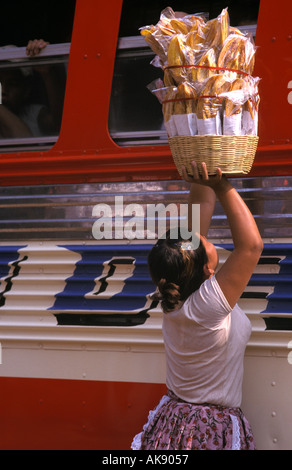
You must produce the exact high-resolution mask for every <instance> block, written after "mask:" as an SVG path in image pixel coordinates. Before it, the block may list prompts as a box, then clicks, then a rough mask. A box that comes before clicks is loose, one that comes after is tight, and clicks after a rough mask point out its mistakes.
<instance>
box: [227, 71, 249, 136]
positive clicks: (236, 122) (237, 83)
mask: <svg viewBox="0 0 292 470" xmlns="http://www.w3.org/2000/svg"><path fill="white" fill-rule="evenodd" d="M244 88H245V82H244V80H243V79H242V78H237V79H235V80H234V81H233V82H232V83H231V86H230V89H229V97H228V98H226V100H225V106H224V111H223V134H224V135H241V120H242V105H243V100H244V98H243V96H244V94H243V90H244ZM236 90H239V91H240V92H241V93H238V94H237V97H236V93H231V92H235V91H236Z"/></svg>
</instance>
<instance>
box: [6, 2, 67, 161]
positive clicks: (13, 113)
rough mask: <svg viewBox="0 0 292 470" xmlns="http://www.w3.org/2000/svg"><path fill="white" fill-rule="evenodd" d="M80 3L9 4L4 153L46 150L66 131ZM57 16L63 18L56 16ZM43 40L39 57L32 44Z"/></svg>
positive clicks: (7, 7)
mask: <svg viewBox="0 0 292 470" xmlns="http://www.w3.org/2000/svg"><path fill="white" fill-rule="evenodd" d="M74 9H75V0H74V1H73V0H66V1H64V2H61V3H59V2H58V5H57V2H56V1H55V0H53V1H52V2H39V1H38V2H36V1H32V2H30V3H29V5H28V4H26V3H25V2H22V1H20V0H16V1H15V0H12V1H11V2H6V3H5V5H3V7H2V14H1V19H0V26H1V27H0V103H1V104H0V152H7V151H15V150H17V151H20V150H33V149H37V150H41V149H42V150H43V149H44V150H45V149H48V148H50V147H51V146H52V145H53V144H54V143H55V142H56V140H57V138H58V134H59V132H60V127H61V119H62V112H63V102H64V95H65V86H66V78H67V64H68V57H69V51H70V41H71V34H72V26H73V18H74ZM56 12H58V13H56ZM35 38H38V39H42V38H43V39H44V40H45V41H46V44H47V45H46V47H45V48H44V49H43V50H41V52H40V53H39V54H37V55H35V56H34V57H29V56H28V55H27V54H26V46H27V44H28V43H29V41H33V40H35Z"/></svg>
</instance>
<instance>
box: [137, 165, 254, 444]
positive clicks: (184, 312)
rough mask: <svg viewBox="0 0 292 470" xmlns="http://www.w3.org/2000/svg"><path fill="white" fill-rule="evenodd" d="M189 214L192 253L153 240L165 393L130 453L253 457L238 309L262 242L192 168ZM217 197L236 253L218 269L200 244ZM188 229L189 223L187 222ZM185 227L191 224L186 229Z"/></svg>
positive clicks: (224, 195)
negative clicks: (194, 214)
mask: <svg viewBox="0 0 292 470" xmlns="http://www.w3.org/2000/svg"><path fill="white" fill-rule="evenodd" d="M192 165H193V171H194V173H193V175H194V176H189V175H187V173H186V170H185V169H184V170H183V175H184V178H185V180H186V181H188V182H190V183H191V186H190V194H189V210H190V214H191V205H192V204H194V203H196V204H200V213H201V220H200V226H201V229H200V231H201V234H200V239H199V240H200V243H199V246H198V248H197V249H193V247H194V245H192V244H190V243H189V241H185V240H182V239H181V238H180V237H179V238H178V237H176V238H172V233H171V231H169V232H168V234H167V237H165V238H161V239H159V240H158V241H157V243H156V244H155V245H154V247H153V248H152V249H151V251H150V253H149V257H148V265H149V269H150V274H151V277H152V279H153V281H154V283H155V285H156V286H157V290H156V293H155V294H154V298H155V299H156V300H160V301H161V306H162V310H163V328H162V331H163V338H164V344H165V351H166V386H167V389H168V392H167V394H165V395H164V396H163V397H162V399H161V401H160V403H159V404H158V405H157V407H156V409H155V410H154V411H152V412H151V413H150V414H149V419H148V423H147V424H145V426H144V427H143V431H142V432H141V433H140V434H138V435H137V436H135V437H134V440H133V443H132V449H142V450H144V449H146V450H150V449H151V450H152V449H156V450H166V449H168V450H195V449H199V450H200V449H208V450H222V449H225V450H229V449H230V450H232V449H234V450H235V449H241V450H244V449H246V450H254V449H255V442H254V436H253V433H252V430H251V426H250V424H249V422H248V420H247V418H246V417H245V416H244V414H243V412H242V411H241V408H240V406H241V399H242V381H243V362H244V353H245V348H246V344H247V342H248V339H249V337H250V334H251V324H250V321H249V319H248V318H247V317H246V315H245V314H244V312H243V311H242V310H241V309H240V307H239V306H238V305H237V302H238V300H239V298H240V296H241V294H242V292H243V291H244V289H245V287H246V285H247V283H248V281H249V279H250V277H251V275H252V273H253V271H254V269H255V266H256V265H257V262H258V260H259V258H260V255H261V252H262V249H263V242H262V239H261V236H260V234H259V231H258V228H257V226H256V223H255V221H254V218H253V216H252V214H251V212H250V211H249V209H248V208H247V206H246V204H245V203H244V201H243V200H242V198H241V197H240V195H239V194H238V192H237V191H236V190H235V188H234V187H233V186H232V185H231V183H230V182H229V180H228V179H227V178H226V177H224V176H222V172H221V170H220V169H218V170H217V174H216V176H208V169H207V167H206V165H205V164H202V176H199V172H198V168H197V165H196V164H195V163H194V162H193V163H192ZM216 197H217V198H218V199H219V202H220V203H221V205H222V206H223V209H224V211H225V214H226V216H227V220H228V223H229V226H230V229H231V234H232V238H233V243H234V249H233V251H232V252H231V254H230V255H229V257H228V258H227V260H226V261H225V262H224V263H223V264H222V266H221V267H219V269H218V255H217V251H216V248H215V246H214V245H213V244H212V243H211V242H209V241H208V240H207V238H206V236H207V233H208V228H209V225H210V221H211V217H212V214H213V210H214V205H215V201H216ZM189 222H190V217H189ZM189 225H190V228H191V227H192V223H189Z"/></svg>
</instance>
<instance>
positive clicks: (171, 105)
mask: <svg viewBox="0 0 292 470" xmlns="http://www.w3.org/2000/svg"><path fill="white" fill-rule="evenodd" d="M140 32H141V34H142V36H143V37H144V39H145V41H146V42H147V43H148V44H149V45H150V47H151V48H152V50H153V52H154V53H155V54H156V56H155V58H154V60H153V61H152V64H153V65H154V66H156V67H161V68H162V69H163V71H164V77H163V82H162V81H161V80H157V81H155V82H153V83H152V84H150V86H149V88H150V89H151V91H153V92H154V93H155V94H156V95H157V96H158V97H159V99H160V101H161V103H162V110H163V115H164V123H165V128H166V130H167V133H168V137H169V144H170V147H171V150H172V154H173V157H174V160H175V162H176V164H177V166H178V170H179V172H180V173H181V170H180V165H181V164H182V163H181V162H180V161H178V154H179V155H180V157H179V159H180V158H183V159H184V160H185V159H187V160H188V158H189V157H188V153H190V158H191V159H194V157H195V159H197V160H198V161H203V160H204V161H206V157H207V151H208V155H210V153H214V155H215V156H216V161H214V164H212V162H211V163H210V162H209V163H208V162H206V163H208V167H209V168H210V173H214V172H215V171H216V168H217V166H221V168H222V169H223V170H224V172H225V173H229V174H230V173H248V172H249V171H250V168H251V166H252V163H253V159H254V156H255V151H256V147H257V142H258V137H257V122H258V121H257V116H258V105H259V95H258V82H259V78H257V77H252V75H251V74H252V72H253V68H254V62H255V46H254V44H253V41H252V39H251V38H250V37H248V36H246V35H244V34H243V33H241V32H240V31H239V30H238V29H237V28H233V27H231V26H230V22H229V15H228V12H227V9H225V10H223V11H222V12H221V14H220V15H219V16H218V17H217V18H215V19H212V20H210V21H207V20H206V17H205V14H195V15H185V16H180V17H177V15H176V14H175V13H174V11H173V10H172V9H171V8H170V7H168V8H166V9H165V10H163V12H162V13H161V16H160V20H159V22H158V23H157V24H156V25H155V26H153V25H152V26H146V27H144V28H141V30H140ZM211 136H212V137H211ZM202 137H204V139H202ZM198 138H199V139H198ZM182 139H183V140H182ZM210 139H211V140H210ZM204 142H205V147H206V151H204ZM210 142H213V143H214V142H216V146H215V149H214V152H213V151H212V145H213V143H212V145H210ZM198 143H199V144H200V147H199V148H198V147H197V145H198ZM188 145H189V146H190V150H189V151H188V150H187V147H188ZM231 145H232V146H233V148H232V149H231V147H230V146H231ZM219 148H221V150H222V152H220V151H219V150H218V149H219ZM245 148H246V150H245ZM227 149H229V150H228V151H229V152H231V153H232V155H231V163H230V161H228V156H227V155H226V151H227ZM239 149H240V150H239ZM202 152H203V154H202ZM210 158H211V157H210ZM218 159H219V160H218ZM234 159H235V160H236V161H234ZM183 163H184V164H185V165H186V166H187V168H188V170H190V169H191V166H190V164H189V163H188V161H187V162H183ZM214 165H215V166H216V168H215V166H214Z"/></svg>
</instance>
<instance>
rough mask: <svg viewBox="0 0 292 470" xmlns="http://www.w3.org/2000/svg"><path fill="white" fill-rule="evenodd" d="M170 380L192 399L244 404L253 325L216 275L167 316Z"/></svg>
mask: <svg viewBox="0 0 292 470" xmlns="http://www.w3.org/2000/svg"><path fill="white" fill-rule="evenodd" d="M162 331H163V337H164V344H165V350H166V385H167V387H168V388H169V389H170V390H172V392H174V393H175V394H176V395H177V396H178V397H179V398H181V399H183V400H185V401H188V402H191V403H198V404H199V403H210V404H215V405H221V406H227V407H240V405H241V398H242V380H243V359H244V353H245V348H246V344H247V342H248V339H249V337H250V334H251V324H250V321H249V320H248V318H247V317H246V315H245V314H244V312H243V311H242V310H241V309H240V308H239V307H238V305H236V306H235V307H234V308H233V309H232V308H231V307H230V305H229V304H228V302H227V300H226V298H225V296H224V294H223V292H222V290H221V288H220V286H219V284H218V282H217V280H216V277H215V276H212V277H211V278H210V279H208V280H207V281H205V282H204V283H203V284H202V285H201V287H200V288H199V289H198V290H197V291H196V292H194V293H193V294H192V295H190V297H189V298H188V299H187V300H186V301H185V302H184V304H183V305H182V307H181V308H179V309H177V310H174V311H172V312H169V313H165V314H164V315H163V327H162Z"/></svg>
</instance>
